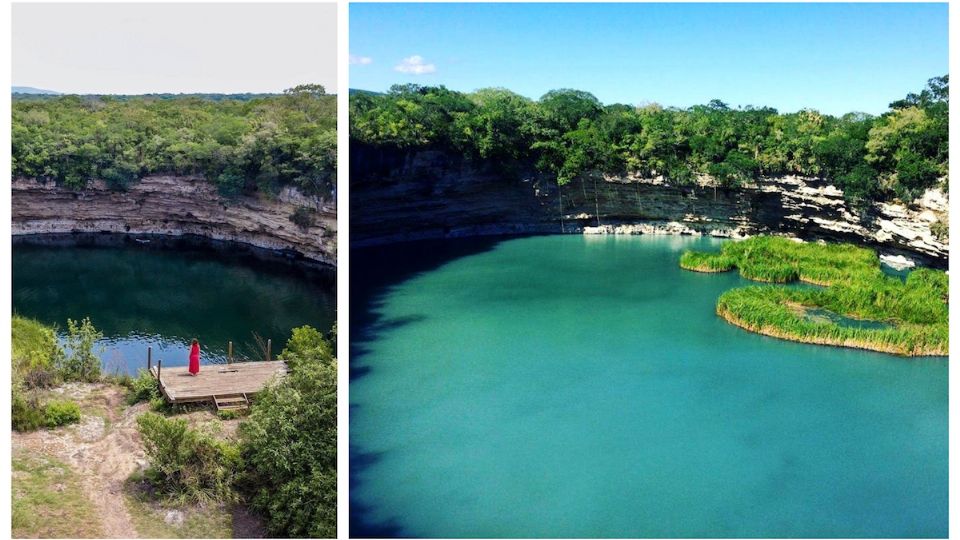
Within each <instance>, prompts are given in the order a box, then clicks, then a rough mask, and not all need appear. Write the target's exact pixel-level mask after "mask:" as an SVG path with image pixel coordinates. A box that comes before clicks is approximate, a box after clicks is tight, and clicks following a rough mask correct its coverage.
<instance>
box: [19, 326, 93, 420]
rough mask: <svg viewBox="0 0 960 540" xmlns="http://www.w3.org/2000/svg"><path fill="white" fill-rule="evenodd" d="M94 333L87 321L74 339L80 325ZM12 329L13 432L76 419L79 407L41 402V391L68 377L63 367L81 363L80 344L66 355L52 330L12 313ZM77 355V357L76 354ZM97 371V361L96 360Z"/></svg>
mask: <svg viewBox="0 0 960 540" xmlns="http://www.w3.org/2000/svg"><path fill="white" fill-rule="evenodd" d="M81 327H83V328H86V330H85V332H87V333H90V332H93V333H95V329H93V326H92V325H90V324H89V320H87V321H85V324H84V325H80V326H77V332H78V333H77V334H76V335H77V336H78V337H77V338H76V339H77V341H75V343H78V344H79V343H80V342H81V341H82V340H81V339H80V338H79V336H80V330H79V329H80V328H81ZM11 329H12V334H11V338H12V349H13V350H12V361H13V363H12V372H13V380H12V387H13V388H12V390H13V396H12V398H13V399H12V407H11V423H12V425H13V429H15V430H17V431H32V430H35V429H38V428H41V427H44V426H46V427H51V428H53V427H57V426H61V425H65V424H68V423H71V422H76V421H78V420H80V409H79V407H77V405H76V404H75V403H71V402H52V403H49V404H44V402H43V399H42V398H41V392H42V391H43V390H44V389H46V388H49V387H52V386H54V385H56V384H59V383H60V382H62V381H64V380H72V378H71V376H70V375H71V372H69V371H66V370H65V366H75V365H82V364H83V360H82V358H83V355H84V354H86V351H84V350H81V349H83V347H82V346H78V348H76V349H74V350H73V352H72V354H70V355H69V356H68V355H66V354H65V353H64V351H63V349H62V348H61V347H60V344H59V343H58V342H57V335H56V332H55V331H54V330H53V329H52V328H49V327H46V326H44V325H43V324H41V323H40V322H38V321H35V320H32V319H27V318H24V317H20V316H18V315H14V316H13V319H12V321H11ZM78 355H79V357H78ZM97 362H98V363H97V372H98V373H99V360H97Z"/></svg>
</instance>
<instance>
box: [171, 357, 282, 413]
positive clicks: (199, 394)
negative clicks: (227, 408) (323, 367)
mask: <svg viewBox="0 0 960 540" xmlns="http://www.w3.org/2000/svg"><path fill="white" fill-rule="evenodd" d="M286 373H287V365H286V363H285V362H282V361H279V360H275V361H271V362H242V363H235V364H230V365H229V366H227V365H207V366H204V367H203V368H201V369H200V373H198V374H197V375H196V376H193V375H190V372H189V371H188V368H187V367H186V366H183V367H167V368H163V370H162V371H161V372H160V389H161V392H162V393H163V394H164V397H166V398H167V400H168V401H170V402H172V403H188V402H196V401H208V400H214V401H215V398H216V397H217V396H219V397H228V396H230V397H233V396H239V397H240V399H243V394H248V395H253V394H256V393H257V392H259V391H260V390H262V389H263V387H264V386H265V385H266V384H267V383H268V382H269V381H270V380H272V379H273V378H274V377H282V376H284V375H285V374H286ZM154 376H156V374H154Z"/></svg>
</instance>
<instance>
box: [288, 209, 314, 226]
mask: <svg viewBox="0 0 960 540" xmlns="http://www.w3.org/2000/svg"><path fill="white" fill-rule="evenodd" d="M315 214H316V212H315V211H314V210H313V209H311V208H307V207H306V206H298V207H297V209H296V210H294V211H293V213H292V214H290V221H292V222H293V223H294V225H296V226H297V227H300V228H301V229H308V228H310V227H312V226H313V224H314V223H315V222H316V215H315Z"/></svg>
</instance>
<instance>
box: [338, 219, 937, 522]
mask: <svg viewBox="0 0 960 540" xmlns="http://www.w3.org/2000/svg"><path fill="white" fill-rule="evenodd" d="M718 246H719V244H718V243H717V241H713V240H708V239H691V238H676V237H661V238H658V237H597V238H591V237H579V236H550V237H534V238H524V239H513V240H506V241H502V242H498V241H492V240H464V241H457V242H451V243H432V244H411V245H406V246H395V247H393V248H390V249H379V250H376V251H357V252H354V254H352V259H351V261H352V265H351V267H352V268H354V269H355V270H356V272H355V273H353V274H352V275H351V287H352V290H351V301H352V307H351V323H352V324H351V333H352V343H351V351H352V355H351V366H350V367H351V384H350V445H351V475H350V485H351V492H350V494H351V534H353V535H360V536H363V535H384V536H440V537H460V536H481V537H484V536H491V537H502V536H521V537H525V536H527V537H556V536H560V537H584V536H587V537H590V536H598V537H637V536H639V537H651V536H653V537H683V536H691V537H704V536H706V537H758V536H774V537H918V536H919V537H938V536H945V535H946V534H947V521H948V508H947V494H948V467H947V450H948V439H947V403H948V401H947V388H948V382H947V360H946V359H945V358H925V359H904V358H899V357H895V356H890V355H884V354H878V353H871V352H864V351H857V350H852V349H840V348H831V347H821V346H815V345H805V344H799V343H791V342H787V341H782V340H777V339H773V338H768V337H764V336H759V335H755V334H751V333H748V332H745V331H742V330H740V329H738V328H735V327H733V326H731V325H729V324H726V323H724V322H723V321H722V320H720V319H718V318H717V317H716V316H715V315H714V313H713V309H714V305H715V301H716V298H717V296H719V294H720V293H721V292H723V291H724V290H726V289H729V288H731V287H734V286H738V285H742V284H745V283H747V282H745V281H744V280H742V279H741V278H739V277H738V276H736V275H735V274H733V273H725V274H713V275H706V274H697V273H692V272H683V271H681V270H679V269H678V267H677V261H678V259H679V256H680V252H681V251H682V250H683V249H687V248H697V249H704V248H706V249H709V248H710V247H718ZM391 276H392V277H391Z"/></svg>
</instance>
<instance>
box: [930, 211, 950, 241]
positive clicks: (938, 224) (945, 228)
mask: <svg viewBox="0 0 960 540" xmlns="http://www.w3.org/2000/svg"><path fill="white" fill-rule="evenodd" d="M930 234H932V235H933V236H934V238H936V239H937V240H940V241H941V242H942V241H944V240H948V239H949V238H950V226H949V225H948V224H947V222H946V221H945V220H944V219H943V218H942V217H941V218H937V220H936V221H934V222H933V223H931V224H930Z"/></svg>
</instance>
